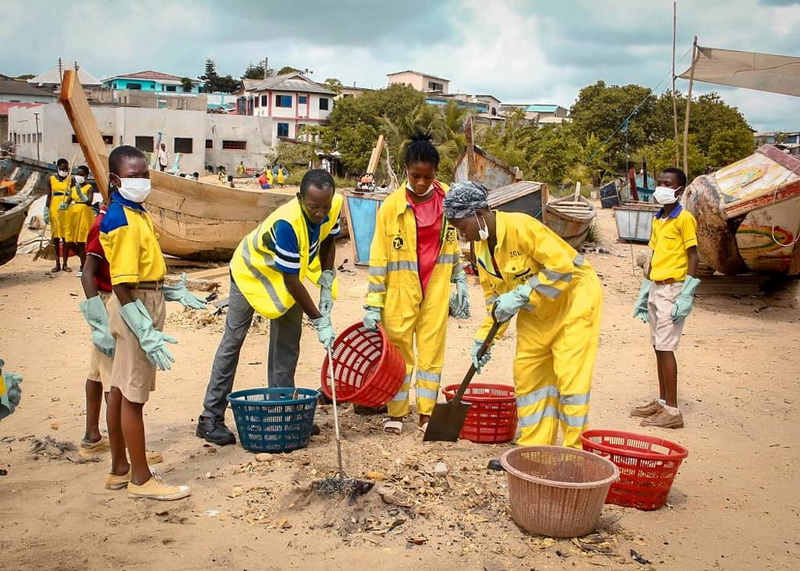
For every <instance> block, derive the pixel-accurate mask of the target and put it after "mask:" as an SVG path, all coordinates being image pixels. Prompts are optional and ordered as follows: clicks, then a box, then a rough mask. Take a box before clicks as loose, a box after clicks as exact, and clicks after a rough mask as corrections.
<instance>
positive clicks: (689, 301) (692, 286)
mask: <svg viewBox="0 0 800 571" xmlns="http://www.w3.org/2000/svg"><path fill="white" fill-rule="evenodd" d="M699 285H700V280H698V279H697V278H693V277H692V276H686V279H685V280H684V281H683V288H682V289H681V294H680V295H679V296H678V299H677V300H676V301H675V305H674V306H673V308H672V321H675V322H678V321H681V320H683V319H686V317H687V316H688V315H689V313H691V311H692V306H693V305H694V292H695V290H696V289H697V287H698V286H699Z"/></svg>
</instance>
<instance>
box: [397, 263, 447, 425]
mask: <svg viewBox="0 0 800 571" xmlns="http://www.w3.org/2000/svg"><path fill="white" fill-rule="evenodd" d="M447 276H448V277H449V272H448V273H447ZM438 281H442V282H443V283H440V284H437V285H436V286H435V285H434V281H433V278H431V282H429V284H428V291H427V292H426V295H425V298H424V299H423V300H422V304H421V305H417V303H415V301H414V300H412V299H409V300H408V303H402V299H401V300H398V301H399V303H396V304H395V303H392V304H391V306H392V311H389V310H387V309H384V311H383V326H384V330H385V331H386V335H387V337H388V338H389V341H390V342H391V343H392V345H394V346H395V347H396V348H397V349H398V350H399V351H400V353H401V354H402V355H403V360H404V361H405V362H406V376H405V379H403V385H402V386H401V387H400V390H399V391H398V393H397V394H396V395H395V397H394V398H393V399H392V400H391V401H389V403H388V405H387V408H388V409H389V416H391V417H401V416H405V415H406V414H408V411H409V402H408V392H409V390H410V389H411V376H412V374H413V372H414V366H415V364H416V368H417V383H416V387H415V388H416V393H417V412H418V413H419V414H424V415H430V414H431V413H432V412H433V407H434V405H435V404H436V399H437V397H438V396H439V382H440V380H441V376H442V365H443V364H444V347H445V336H446V333H447V315H448V311H449V304H448V302H449V299H450V281H449V279H442V280H438ZM439 289H445V290H446V291H447V295H445V296H442V295H434V294H435V293H436V291H438V290H439ZM400 295H401V297H402V296H403V294H402V293H400ZM409 297H411V296H410V295H409ZM415 345H416V351H415ZM415 355H416V358H415Z"/></svg>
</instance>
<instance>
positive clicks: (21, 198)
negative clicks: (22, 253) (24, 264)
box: [0, 173, 39, 266]
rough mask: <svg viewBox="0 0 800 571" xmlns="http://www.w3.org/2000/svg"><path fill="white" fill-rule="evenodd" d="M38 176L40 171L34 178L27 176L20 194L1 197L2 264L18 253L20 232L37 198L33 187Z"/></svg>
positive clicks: (0, 264)
mask: <svg viewBox="0 0 800 571" xmlns="http://www.w3.org/2000/svg"><path fill="white" fill-rule="evenodd" d="M38 178H39V174H38V173H37V174H34V176H33V177H32V178H31V177H26V183H25V186H24V187H23V188H22V190H21V191H20V192H19V193H18V194H16V195H13V196H10V197H3V198H0V266H2V265H4V264H7V263H8V262H10V261H11V260H12V259H14V257H15V256H16V255H17V241H18V239H19V233H20V232H21V231H22V226H23V224H24V223H25V217H26V216H27V215H28V209H29V208H30V207H31V204H32V203H33V201H34V199H35V196H34V194H33V187H34V186H35V183H36V182H37V180H38Z"/></svg>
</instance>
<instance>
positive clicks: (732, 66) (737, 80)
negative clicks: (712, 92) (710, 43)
mask: <svg viewBox="0 0 800 571" xmlns="http://www.w3.org/2000/svg"><path fill="white" fill-rule="evenodd" d="M691 70H692V68H691V67H690V68H689V69H687V70H686V71H684V72H683V73H682V74H681V75H680V76H679V77H681V78H683V79H689V78H690V75H691ZM694 80H695V81H702V82H705V83H716V84H718V85H729V86H731V87H744V88H747V89H756V90H758V91H770V92H772V93H782V94H784V95H795V96H798V97H800V57H792V56H781V55H773V54H761V53H756V52H742V51H736V50H723V49H718V48H704V47H700V46H698V47H697V57H696V59H695V62H694Z"/></svg>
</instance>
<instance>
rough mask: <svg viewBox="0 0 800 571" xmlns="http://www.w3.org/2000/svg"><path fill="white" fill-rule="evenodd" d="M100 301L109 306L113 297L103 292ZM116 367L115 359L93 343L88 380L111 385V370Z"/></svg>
mask: <svg viewBox="0 0 800 571" xmlns="http://www.w3.org/2000/svg"><path fill="white" fill-rule="evenodd" d="M99 293H100V299H102V300H103V303H104V304H106V305H108V300H109V298H110V297H111V293H110V292H106V291H101V292H99ZM113 366H114V358H113V357H109V356H108V355H104V354H103V353H101V352H100V349H98V348H97V347H96V346H95V344H94V343H92V354H91V356H90V357H89V373H88V374H87V375H86V378H87V379H89V380H90V381H96V382H98V383H103V382H105V383H110V382H111V370H112V367H113Z"/></svg>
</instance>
